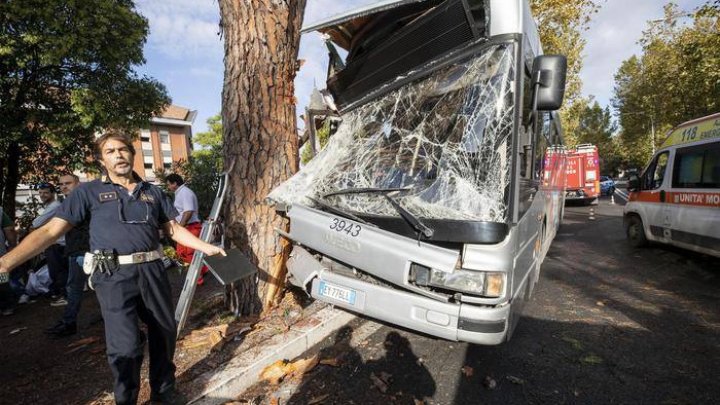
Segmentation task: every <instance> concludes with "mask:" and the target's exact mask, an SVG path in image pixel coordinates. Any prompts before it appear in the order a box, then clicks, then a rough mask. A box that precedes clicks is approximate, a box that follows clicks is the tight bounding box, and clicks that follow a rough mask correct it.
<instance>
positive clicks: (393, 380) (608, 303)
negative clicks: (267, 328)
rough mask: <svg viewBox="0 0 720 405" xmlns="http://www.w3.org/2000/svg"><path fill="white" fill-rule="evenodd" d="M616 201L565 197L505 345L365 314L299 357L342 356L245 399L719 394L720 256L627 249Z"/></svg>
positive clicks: (416, 400)
mask: <svg viewBox="0 0 720 405" xmlns="http://www.w3.org/2000/svg"><path fill="white" fill-rule="evenodd" d="M622 204H623V199H622V198H621V195H620V194H616V195H615V197H614V198H613V199H612V201H611V200H610V199H608V198H607V197H605V198H603V199H602V200H601V201H600V202H599V204H598V205H597V206H595V207H584V206H575V207H567V208H566V211H565V219H564V222H563V225H562V227H561V229H560V231H559V234H558V236H557V237H556V239H555V241H554V242H553V244H552V247H551V248H550V251H549V253H548V256H547V258H546V260H545V262H544V264H543V266H542V273H541V281H540V283H539V285H538V287H537V289H536V292H535V295H534V297H533V299H532V300H531V302H530V304H529V305H527V306H526V308H525V310H524V316H523V318H522V319H521V320H520V322H519V324H518V327H517V329H516V331H515V334H514V336H513V337H512V339H511V340H510V341H509V342H507V343H504V344H502V345H500V346H490V347H484V346H476V345H469V344H463V343H457V342H448V341H443V340H438V339H434V338H431V337H427V336H420V335H417V334H414V333H411V332H408V331H404V330H400V329H396V328H393V327H390V326H386V325H380V324H378V323H376V322H373V321H367V320H363V319H359V320H357V321H355V322H353V323H352V324H351V325H348V326H347V327H345V328H343V329H342V330H341V331H340V332H338V334H337V336H335V337H334V338H333V339H328V340H327V341H325V342H323V343H321V344H320V345H318V346H317V347H315V348H313V349H312V350H311V351H309V352H308V353H306V354H305V355H304V357H308V356H311V355H313V354H315V353H319V354H320V356H319V357H320V358H321V359H336V360H337V361H338V362H339V366H334V365H322V364H321V365H319V366H317V367H315V368H314V369H313V370H312V371H310V372H308V373H306V374H305V375H304V376H303V377H302V379H301V380H297V379H295V380H293V379H290V380H289V381H285V382H283V383H281V384H280V385H279V386H269V385H267V384H260V385H257V386H255V387H254V388H252V389H251V390H249V391H248V392H246V393H245V394H244V395H243V396H242V397H241V399H245V400H252V401H253V402H255V403H258V402H259V403H280V404H285V403H298V404H306V403H326V404H328V403H335V404H351V403H354V404H370V403H373V404H374V403H398V404H404V403H410V404H420V403H423V402H422V401H424V403H427V404H480V403H482V404H501V403H502V404H507V403H523V404H524V403H537V404H540V403H554V404H555V403H559V404H561V403H579V404H610V403H632V404H641V403H647V404H690V403H693V404H695V403H716V401H717V398H719V397H720V380H718V374H719V373H720V311H718V308H720V265H719V263H718V262H719V261H718V260H717V259H712V258H709V257H707V256H700V255H697V254H694V253H690V252H686V251H682V250H679V249H674V248H669V247H659V246H654V247H650V248H646V249H640V250H635V249H632V248H631V247H629V246H628V245H627V243H626V242H625V236H624V233H623V227H622ZM590 208H593V210H594V218H595V219H594V220H591V219H590V218H589V214H590ZM331 362H332V360H331ZM383 391H384V392H383Z"/></svg>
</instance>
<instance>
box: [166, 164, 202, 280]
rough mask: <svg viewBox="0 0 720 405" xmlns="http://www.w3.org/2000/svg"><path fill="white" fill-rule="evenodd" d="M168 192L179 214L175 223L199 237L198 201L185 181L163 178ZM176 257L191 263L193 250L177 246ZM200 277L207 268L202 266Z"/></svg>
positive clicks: (171, 177)
mask: <svg viewBox="0 0 720 405" xmlns="http://www.w3.org/2000/svg"><path fill="white" fill-rule="evenodd" d="M165 183H167V187H168V190H170V191H172V192H173V193H175V202H174V205H175V209H176V210H177V212H178V213H179V214H178V216H177V217H176V218H175V222H177V223H178V224H180V226H182V227H184V228H185V229H187V230H188V231H190V233H192V234H193V235H195V236H197V237H200V231H201V230H202V223H201V222H200V217H199V216H198V200H197V196H196V195H195V193H194V192H193V191H192V190H190V188H189V187H188V186H187V185H185V180H183V178H182V176H180V175H179V174H176V173H172V174H169V175H168V176H167V177H166V178H165ZM175 251H176V253H177V255H178V257H179V258H180V260H182V261H183V262H185V263H188V264H189V263H190V262H192V258H193V254H194V253H195V250H194V249H192V248H189V247H187V246H183V245H181V244H179V243H178V244H177V247H176V249H175ZM201 273H202V275H204V274H205V273H207V268H206V267H204V266H203V269H202V272H201ZM202 275H201V276H200V279H199V280H198V284H199V285H200V284H203V278H202Z"/></svg>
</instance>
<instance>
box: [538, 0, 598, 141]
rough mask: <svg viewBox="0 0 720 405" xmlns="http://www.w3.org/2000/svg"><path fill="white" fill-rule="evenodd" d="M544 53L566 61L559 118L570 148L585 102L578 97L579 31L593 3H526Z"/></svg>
mask: <svg viewBox="0 0 720 405" xmlns="http://www.w3.org/2000/svg"><path fill="white" fill-rule="evenodd" d="M530 8H531V9H532V13H533V15H534V16H535V19H536V21H537V24H538V31H539V33H540V41H541V43H542V46H543V52H544V53H545V54H560V55H565V56H566V57H567V61H568V71H567V85H566V90H565V101H564V102H563V107H562V108H561V110H560V118H561V122H562V126H563V129H564V132H565V139H566V143H567V144H568V145H570V146H574V145H575V144H576V143H577V142H576V135H575V131H576V130H577V128H578V125H579V118H580V117H579V114H580V113H581V112H582V111H583V110H584V108H585V107H587V104H588V100H585V99H583V98H582V97H581V92H582V80H581V79H580V70H582V66H583V62H582V56H583V55H582V53H583V50H584V49H585V39H583V37H582V33H583V31H585V30H587V29H588V25H589V23H590V19H591V17H592V15H593V14H595V13H596V12H597V11H598V9H599V6H598V1H597V0H530Z"/></svg>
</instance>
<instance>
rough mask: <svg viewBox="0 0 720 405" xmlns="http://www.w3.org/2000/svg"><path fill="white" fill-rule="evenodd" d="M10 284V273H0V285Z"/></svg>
mask: <svg viewBox="0 0 720 405" xmlns="http://www.w3.org/2000/svg"><path fill="white" fill-rule="evenodd" d="M9 282H10V273H5V272H1V273H0V284H5V283H9Z"/></svg>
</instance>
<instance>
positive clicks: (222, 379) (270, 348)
mask: <svg viewBox="0 0 720 405" xmlns="http://www.w3.org/2000/svg"><path fill="white" fill-rule="evenodd" d="M353 319H355V315H353V314H351V313H349V312H345V311H343V310H341V309H336V308H334V307H331V306H327V307H325V308H323V309H321V310H320V311H318V312H316V313H315V314H313V315H311V316H310V317H308V318H306V319H303V320H301V321H299V322H297V323H296V324H294V325H293V326H291V327H290V330H289V331H288V332H287V333H284V334H281V335H276V336H274V337H273V338H272V339H270V340H269V341H267V342H265V343H263V344H262V345H261V346H262V347H254V348H251V349H250V350H248V351H247V352H245V353H243V354H241V355H239V356H237V357H235V358H233V359H232V360H231V361H230V362H228V363H226V364H224V365H222V366H221V367H222V369H221V370H213V371H211V372H208V373H205V374H204V375H202V376H200V377H199V378H198V380H201V381H202V382H203V384H204V386H205V388H204V389H203V392H202V393H201V394H200V395H198V396H197V397H195V398H193V399H192V400H190V402H189V403H191V404H198V405H215V404H223V403H226V402H228V401H233V400H234V399H235V398H236V397H237V396H238V395H240V394H242V393H243V392H244V391H245V390H246V389H248V388H250V386H252V385H254V384H255V383H256V382H257V381H258V376H259V375H260V372H261V371H262V370H263V369H264V368H265V367H267V366H269V365H270V364H272V363H274V362H275V361H277V360H279V359H293V358H295V357H298V356H300V355H301V354H303V353H304V352H305V351H306V350H308V349H309V348H311V347H312V346H314V345H316V344H317V343H319V342H320V341H322V340H323V339H325V338H327V337H328V336H330V335H331V334H332V333H334V332H335V331H337V330H338V329H340V328H341V327H342V326H344V325H346V324H347V323H348V322H350V321H352V320H353Z"/></svg>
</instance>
